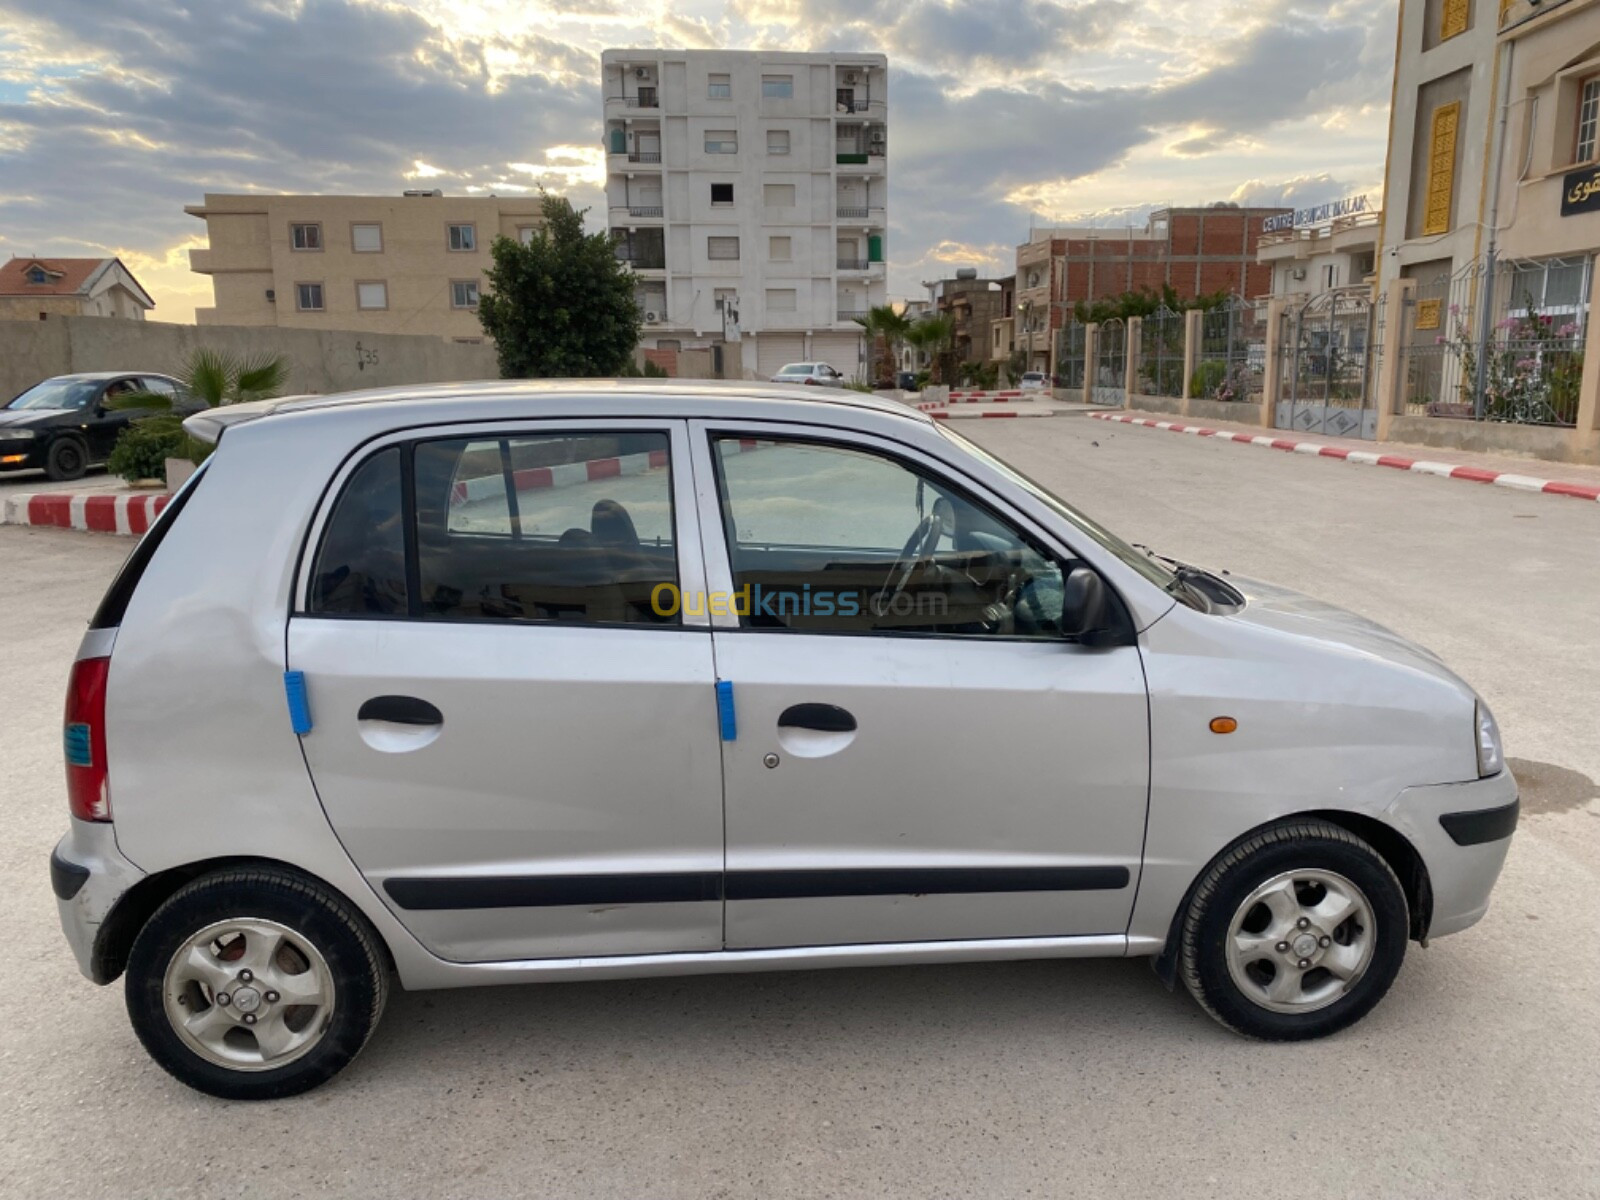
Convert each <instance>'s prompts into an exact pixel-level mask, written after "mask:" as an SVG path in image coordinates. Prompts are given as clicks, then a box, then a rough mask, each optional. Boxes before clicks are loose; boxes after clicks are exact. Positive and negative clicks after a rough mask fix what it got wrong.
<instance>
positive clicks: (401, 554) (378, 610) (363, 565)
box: [310, 446, 409, 617]
mask: <svg viewBox="0 0 1600 1200" xmlns="http://www.w3.org/2000/svg"><path fill="white" fill-rule="evenodd" d="M400 471H401V450H400V447H398V446H391V447H390V448H389V449H387V450H380V451H379V452H378V453H377V454H374V455H373V456H372V457H371V458H369V459H368V460H367V461H366V462H364V463H362V464H361V466H360V467H358V468H356V472H355V474H353V475H351V476H350V479H349V482H347V483H346V484H345V485H344V491H343V492H342V493H341V494H340V496H339V503H338V506H337V507H336V508H335V509H334V510H333V517H332V519H331V520H330V521H329V522H328V529H327V532H326V533H324V534H323V536H322V546H321V547H320V548H319V549H318V550H317V561H316V565H315V566H314V567H313V568H312V572H311V603H310V611H312V612H314V613H328V614H334V615H339V616H364V617H397V616H405V615H406V613H407V612H408V611H409V590H408V588H407V586H406V542H405V499H404V496H403V495H402V490H401V482H400V481H401V474H400Z"/></svg>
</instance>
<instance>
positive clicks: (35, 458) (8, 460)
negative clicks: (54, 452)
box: [0, 438, 44, 471]
mask: <svg viewBox="0 0 1600 1200" xmlns="http://www.w3.org/2000/svg"><path fill="white" fill-rule="evenodd" d="M42 466H44V451H43V448H42V447H41V445H40V443H39V440H38V439H37V438H35V439H33V440H32V441H27V442H5V441H0V471H28V470H33V469H36V468H39V467H42Z"/></svg>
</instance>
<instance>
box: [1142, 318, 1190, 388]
mask: <svg viewBox="0 0 1600 1200" xmlns="http://www.w3.org/2000/svg"><path fill="white" fill-rule="evenodd" d="M1185 324H1186V322H1185V317H1184V314H1183V313H1181V312H1173V311H1172V310H1171V309H1170V308H1167V307H1166V306H1165V305H1163V306H1162V307H1161V308H1158V309H1157V310H1156V311H1155V312H1153V313H1151V314H1150V315H1149V316H1148V317H1146V318H1144V322H1143V324H1142V325H1141V326H1140V331H1139V386H1140V388H1141V389H1142V390H1143V391H1144V393H1145V395H1147V396H1182V395H1183V340H1184V336H1185Z"/></svg>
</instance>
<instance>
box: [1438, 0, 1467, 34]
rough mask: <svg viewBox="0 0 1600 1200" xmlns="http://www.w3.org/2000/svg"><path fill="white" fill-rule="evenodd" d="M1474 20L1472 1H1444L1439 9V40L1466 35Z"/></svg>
mask: <svg viewBox="0 0 1600 1200" xmlns="http://www.w3.org/2000/svg"><path fill="white" fill-rule="evenodd" d="M1471 20H1472V0H1444V2H1443V4H1442V5H1441V6H1440V9H1439V40H1440V41H1441V42H1445V41H1449V40H1450V39H1451V38H1453V37H1455V36H1456V35H1457V34H1461V33H1465V32H1466V31H1467V26H1468V25H1469V24H1470V23H1471Z"/></svg>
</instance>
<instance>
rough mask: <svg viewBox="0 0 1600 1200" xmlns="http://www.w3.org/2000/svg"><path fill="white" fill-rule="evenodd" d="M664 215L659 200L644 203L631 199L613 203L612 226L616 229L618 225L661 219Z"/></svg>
mask: <svg viewBox="0 0 1600 1200" xmlns="http://www.w3.org/2000/svg"><path fill="white" fill-rule="evenodd" d="M663 215H664V212H663V209H662V206H661V202H660V201H659V200H657V201H653V202H652V201H646V202H645V203H643V204H641V203H639V202H638V201H629V202H628V203H627V204H613V205H611V227H612V228H613V229H615V228H617V227H618V226H621V225H629V224H631V223H634V222H638V221H659V220H661V219H662V217H663Z"/></svg>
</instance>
